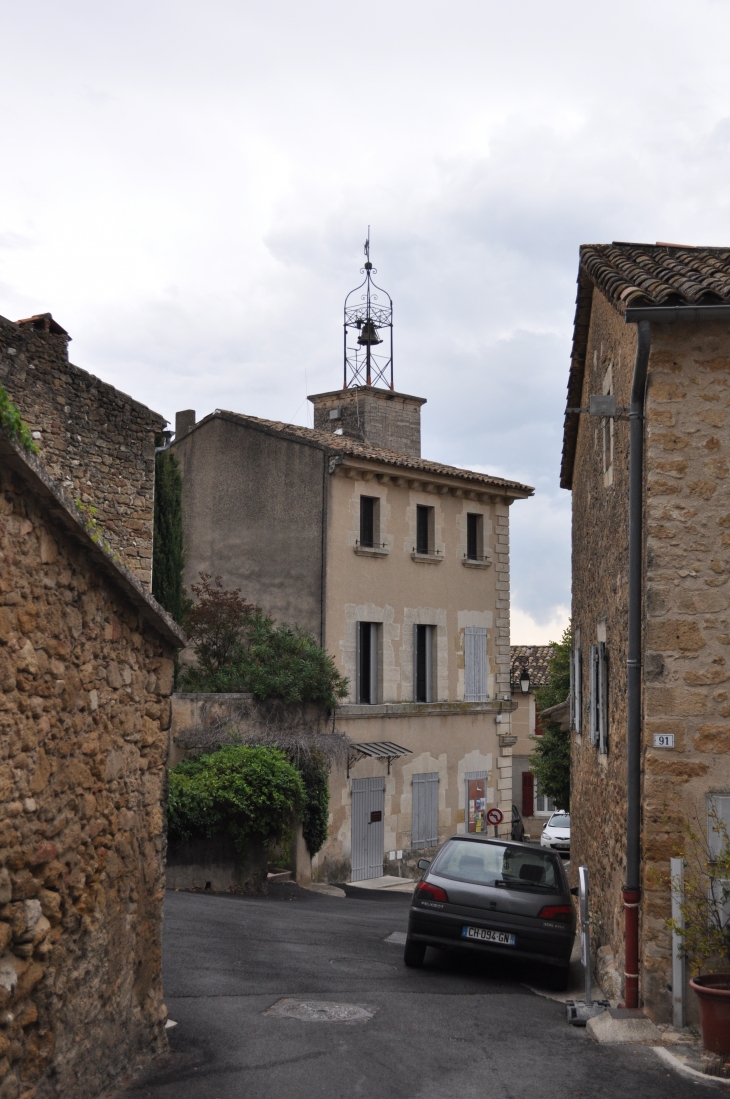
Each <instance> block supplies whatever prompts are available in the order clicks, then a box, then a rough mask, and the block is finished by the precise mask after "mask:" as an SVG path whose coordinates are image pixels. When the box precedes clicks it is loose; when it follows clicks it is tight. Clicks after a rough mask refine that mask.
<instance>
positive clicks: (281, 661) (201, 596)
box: [178, 573, 347, 709]
mask: <svg viewBox="0 0 730 1099" xmlns="http://www.w3.org/2000/svg"><path fill="white" fill-rule="evenodd" d="M191 587H192V591H193V594H194V595H195V596H196V597H197V602H196V603H195V604H194V605H193V607H192V608H191V610H190V611H189V612H188V614H187V616H186V617H185V620H184V624H185V628H186V629H187V631H188V634H189V635H190V637H191V639H192V641H193V643H194V645H195V651H196V657H197V663H196V664H195V665H193V666H192V667H190V668H186V669H185V670H184V671H183V672H182V673H181V675H180V678H179V680H178V688H179V690H181V691H197V692H208V691H212V692H232V693H236V692H241V691H243V692H246V691H250V692H251V693H252V694H253V695H254V696H255V697H256V698H259V699H263V700H265V699H280V700H281V701H283V702H318V703H320V704H322V705H324V706H326V707H327V708H328V709H334V708H335V706H336V705H337V702H338V700H339V699H341V698H344V697H345V696H346V695H347V680H346V678H345V677H344V676H342V675H340V673H339V672H338V671H337V668H336V667H335V663H334V661H333V659H332V657H331V656H330V655H329V654H328V653H327V652H326V651H325V650H324V649H322V648H321V647H320V646H319V645H318V644H317V643H316V641H315V640H314V638H313V637H312V636H311V634H308V633H307V632H306V631H305V630H302V629H300V628H299V627H298V626H289V625H286V624H285V623H284V624H282V625H280V626H276V625H275V623H274V621H273V619H272V618H271V617H270V616H269V615H267V614H265V613H264V612H263V611H262V610H261V608H260V607H257V606H255V605H254V604H252V603H245V602H244V600H243V599H242V598H241V594H240V591H239V589H235V590H234V591H228V590H226V589H225V588H224V587H223V583H222V581H221V578H220V577H216V578H215V579H214V580H211V577H210V576H209V575H207V574H204V573H201V577H200V583H199V584H193V585H191Z"/></svg>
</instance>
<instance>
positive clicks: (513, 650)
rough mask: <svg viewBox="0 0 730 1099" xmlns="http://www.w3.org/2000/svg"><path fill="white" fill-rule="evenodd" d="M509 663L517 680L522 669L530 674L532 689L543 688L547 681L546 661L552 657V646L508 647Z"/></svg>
mask: <svg viewBox="0 0 730 1099" xmlns="http://www.w3.org/2000/svg"><path fill="white" fill-rule="evenodd" d="M509 652H510V661H511V664H512V667H513V669H514V672H516V676H517V679H519V677H520V672H521V671H522V669H523V668H527V670H528V672H529V673H530V685H531V686H532V687H544V686H545V684H546V683H547V679H548V660H549V659H550V657H551V656H552V655H553V647H552V645H510V648H509Z"/></svg>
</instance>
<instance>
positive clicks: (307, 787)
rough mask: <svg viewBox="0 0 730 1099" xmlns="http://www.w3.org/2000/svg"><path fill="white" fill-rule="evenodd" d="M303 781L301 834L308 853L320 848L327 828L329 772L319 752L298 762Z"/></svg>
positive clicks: (325, 837) (315, 852) (314, 852)
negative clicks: (303, 797)
mask: <svg viewBox="0 0 730 1099" xmlns="http://www.w3.org/2000/svg"><path fill="white" fill-rule="evenodd" d="M299 772H300V774H301V776H302V782H303V783H304V792H305V799H306V800H305V802H304V808H303V809H302V835H303V836H304V842H305V843H306V845H307V850H308V851H309V854H310V855H316V854H317V852H318V851H321V850H322V847H323V846H324V843H325V840H326V839H327V831H328V828H329V808H330V788H329V772H328V770H327V766H326V764H325V761H324V759H323V758H322V755H321V754H320V753H312V755H311V756H310V757H309V758H308V759H306V760H304V761H302V762H301V763H300V764H299Z"/></svg>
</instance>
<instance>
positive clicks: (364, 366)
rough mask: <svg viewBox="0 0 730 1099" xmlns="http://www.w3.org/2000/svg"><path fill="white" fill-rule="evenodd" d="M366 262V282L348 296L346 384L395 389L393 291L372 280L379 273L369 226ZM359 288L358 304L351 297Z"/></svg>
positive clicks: (361, 272)
mask: <svg viewBox="0 0 730 1099" xmlns="http://www.w3.org/2000/svg"><path fill="white" fill-rule="evenodd" d="M364 252H365V264H364V266H363V267H361V268H360V274H362V275H364V276H365V278H364V280H363V282H361V283H360V285H359V286H357V287H356V288H355V289H354V290H351V291H350V293H349V294H348V295H347V297H346V298H345V323H344V329H345V372H344V388H345V389H349V388H352V387H354V386H358V385H375V386H377V384H378V382H381V383H384V385H385V386H387V387H388V388H389V389H393V388H394V386H393V302H392V301H391V298H390V295H389V294H388V293H386V291H385V290H382V289H381V288H380V287H379V286H377V285H376V284H375V283H374V282H373V281H372V276H373V275H375V274H377V270H376V268H374V267H373V265H372V263H371V262H370V226H369V225H368V235H367V238H366V240H365V247H364ZM358 291H364V292H363V293H361V294H360V300H359V302H358V303H357V304H355V303H354V302H351V301H350V299H351V298H353V297H354V295H355V294H357V292H358ZM381 294H382V295H383V297H384V298H386V299H387V304H386V303H385V302H381V300H380V295H381ZM353 328H354V329H357V332H358V335H357V339H356V342H355V346H354V347H349V346H348V342H347V341H348V329H353ZM381 330H387V333H388V334H389V339H388V341H387V343H385V342H384V341H383V339H382V338H381V336H380V334H379V333H380V331H381ZM381 344H384V346H383V349H382V350H383V353H382V354H377V355H376V354H375V348H376V347H377V346H378V345H381Z"/></svg>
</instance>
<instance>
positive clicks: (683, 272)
mask: <svg viewBox="0 0 730 1099" xmlns="http://www.w3.org/2000/svg"><path fill="white" fill-rule="evenodd" d="M594 287H598V289H599V290H600V291H601V293H602V294H603V295H604V296H605V297H606V299H607V300H608V302H609V303H610V304H611V305H612V306H613V307H614V308H615V309H616V311H617V312H618V313H619V314H621V315H623V314H624V313H625V312H626V309H627V308H629V307H636V306H642V305H644V306H647V305H649V306H651V305H654V306H657V305H663V306H671V305H676V306H680V307H681V306H694V305H721V304H725V303H730V248H694V247H692V246H690V245H680V244H661V243H660V244H628V243H623V242H621V241H614V242H613V244H584V245H582V246H581V249H580V261H579V265H578V293H577V297H576V308H575V322H574V325H573V348H572V351H571V356H570V373H569V376H568V398H567V404H566V408H578V407H579V406H580V403H581V395H582V393H583V375H584V372H585V358H586V348H587V346H588V331H589V328H590V322H591V306H592V303H593V290H594ZM579 422H580V417H579V415H578V414H577V413H575V412H567V411H566V413H565V422H564V427H563V456H562V461H561V465H560V485H561V488H567V489H570V488H572V485H573V463H574V461H575V448H576V445H577V440H578V425H579Z"/></svg>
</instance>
